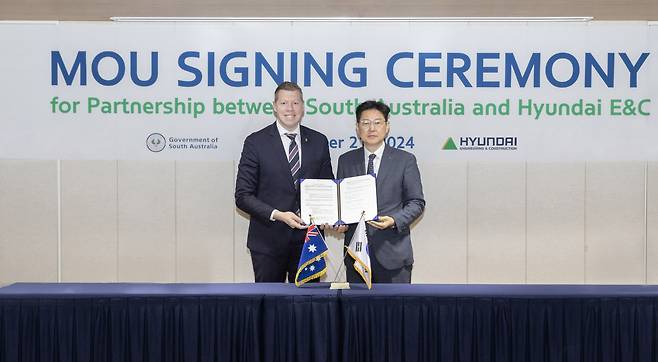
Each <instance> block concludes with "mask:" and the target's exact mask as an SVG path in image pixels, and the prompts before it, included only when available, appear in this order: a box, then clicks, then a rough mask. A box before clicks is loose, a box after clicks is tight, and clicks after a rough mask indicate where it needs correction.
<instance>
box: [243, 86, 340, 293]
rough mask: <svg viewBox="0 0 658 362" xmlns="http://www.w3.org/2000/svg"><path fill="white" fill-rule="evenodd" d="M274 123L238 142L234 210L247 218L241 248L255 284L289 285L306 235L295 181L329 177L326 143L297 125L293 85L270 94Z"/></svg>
mask: <svg viewBox="0 0 658 362" xmlns="http://www.w3.org/2000/svg"><path fill="white" fill-rule="evenodd" d="M274 117H275V118H276V122H274V123H272V124H271V125H269V126H267V127H265V128H263V129H261V130H259V131H257V132H254V133H252V134H250V135H249V136H248V137H247V138H246V139H245V141H244V146H243V148H242V156H241V158H240V164H239V165H238V175H237V178H236V181H235V204H236V205H237V207H238V208H240V209H242V210H243V211H245V212H246V213H248V214H249V215H250V216H251V219H250V221H249V233H248V236H247V247H248V248H249V250H250V253H251V261H252V264H253V268H254V276H255V280H256V282H284V281H285V280H286V274H287V277H288V281H289V282H294V280H295V274H296V273H297V264H298V262H299V256H300V254H301V248H302V244H303V243H304V237H305V233H306V225H304V223H303V221H302V219H301V218H300V217H299V215H298V211H299V179H301V178H316V179H317V178H322V179H332V178H333V177H334V174H333V171H332V169H331V159H330V157H329V145H328V142H327V137H325V136H324V135H323V134H321V133H319V132H317V131H314V130H312V129H310V128H307V127H304V126H301V125H300V122H301V121H302V118H303V117H304V98H303V94H302V90H301V88H299V86H298V85H297V84H295V83H291V82H283V83H281V84H280V85H279V86H278V87H277V88H276V91H275V92H274Z"/></svg>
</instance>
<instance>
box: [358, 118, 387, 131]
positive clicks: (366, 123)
mask: <svg viewBox="0 0 658 362" xmlns="http://www.w3.org/2000/svg"><path fill="white" fill-rule="evenodd" d="M385 124H386V121H380V120H375V121H359V127H361V128H363V129H368V128H370V126H372V128H374V129H379V128H382V127H383V126H384V125H385Z"/></svg>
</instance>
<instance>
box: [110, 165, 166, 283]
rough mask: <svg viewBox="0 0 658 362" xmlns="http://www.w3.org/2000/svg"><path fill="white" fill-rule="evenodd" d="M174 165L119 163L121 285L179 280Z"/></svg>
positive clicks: (119, 271) (119, 273)
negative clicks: (177, 271)
mask: <svg viewBox="0 0 658 362" xmlns="http://www.w3.org/2000/svg"><path fill="white" fill-rule="evenodd" d="M174 167H175V166H174V161H166V162H165V161H119V177H118V190H119V204H118V205H119V206H118V207H119V210H118V214H119V269H118V275H119V278H118V279H119V281H150V282H174V281H175V279H176V256H175V254H176V245H175V243H176V238H175V234H176V233H175V225H176V219H175V205H174V204H175V201H174V200H175V193H174V192H175V186H174V183H175V176H174Z"/></svg>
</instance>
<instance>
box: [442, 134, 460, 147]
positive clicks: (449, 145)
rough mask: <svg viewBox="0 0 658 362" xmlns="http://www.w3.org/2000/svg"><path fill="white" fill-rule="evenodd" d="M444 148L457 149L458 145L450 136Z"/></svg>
mask: <svg viewBox="0 0 658 362" xmlns="http://www.w3.org/2000/svg"><path fill="white" fill-rule="evenodd" d="M443 149H444V150H456V149H457V146H455V141H453V140H452V137H448V140H447V141H446V143H444V144H443Z"/></svg>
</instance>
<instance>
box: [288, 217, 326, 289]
mask: <svg viewBox="0 0 658 362" xmlns="http://www.w3.org/2000/svg"><path fill="white" fill-rule="evenodd" d="M328 252H329V248H327V244H326V243H325V242H324V238H322V234H320V230H318V227H317V226H315V225H310V226H309V227H308V229H307V230H306V238H305V239H304V245H303V246H302V255H301V256H300V257H299V265H298V266H297V275H296V276H295V285H296V286H300V285H302V284H304V283H306V282H307V281H309V280H312V279H315V278H319V277H321V276H323V275H324V274H325V273H326V272H327V263H326V261H325V259H324V258H325V257H326V256H327V253H328Z"/></svg>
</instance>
